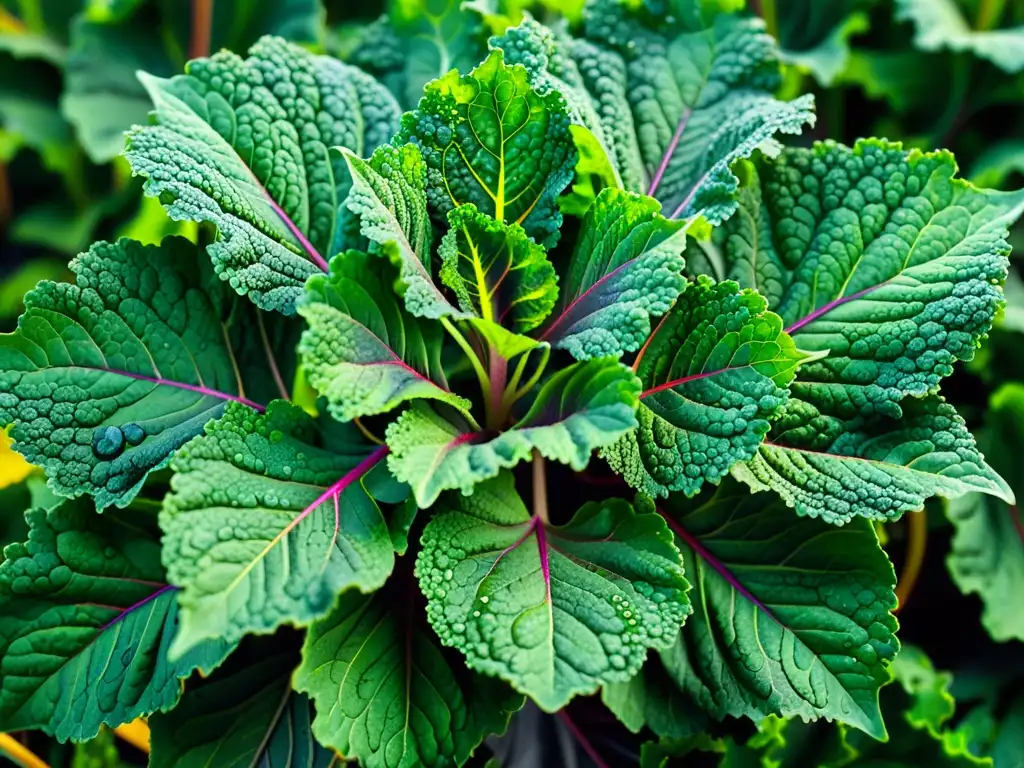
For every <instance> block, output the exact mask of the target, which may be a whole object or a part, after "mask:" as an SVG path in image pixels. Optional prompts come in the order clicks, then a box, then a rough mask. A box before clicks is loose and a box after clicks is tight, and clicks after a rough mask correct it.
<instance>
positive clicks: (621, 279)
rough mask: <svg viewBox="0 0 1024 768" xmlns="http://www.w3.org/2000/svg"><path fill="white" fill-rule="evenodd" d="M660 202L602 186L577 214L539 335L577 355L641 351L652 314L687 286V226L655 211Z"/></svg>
mask: <svg viewBox="0 0 1024 768" xmlns="http://www.w3.org/2000/svg"><path fill="white" fill-rule="evenodd" d="M659 207H660V206H659V205H658V202H657V201H656V200H654V199H653V198H649V197H644V196H642V195H636V194H631V193H628V192H623V191H621V190H618V189H605V190H602V191H601V193H600V194H599V195H598V197H597V199H596V200H595V201H594V203H593V204H592V205H591V207H590V209H589V210H588V211H587V214H586V216H585V217H584V219H583V224H582V227H581V230H580V235H579V239H578V240H577V241H576V248H575V250H574V251H573V255H572V260H571V261H570V262H569V268H568V271H567V273H566V278H565V285H564V287H563V291H562V295H563V299H562V303H561V306H560V307H559V311H558V313H557V314H556V315H555V317H554V319H553V320H552V321H551V322H550V323H549V324H548V326H547V328H546V329H545V331H544V333H543V335H542V338H543V339H545V340H547V341H550V342H551V343H552V344H554V345H555V346H556V347H561V348H563V349H567V350H568V351H569V352H570V354H572V355H573V356H574V357H575V358H576V359H578V360H585V359H587V358H590V357H600V356H603V355H621V354H622V353H623V352H635V351H636V350H638V349H640V347H641V346H642V345H643V343H644V341H646V340H647V338H648V337H649V336H650V335H651V319H652V318H654V317H658V316H659V315H663V314H664V313H665V312H667V311H668V308H669V307H671V306H672V303H673V302H674V301H675V300H676V297H677V296H678V295H679V294H680V293H681V292H682V290H683V287H684V286H685V284H686V281H685V279H684V278H683V276H682V271H683V263H684V262H683V257H682V252H683V248H684V247H685V246H686V229H685V227H684V225H683V224H682V223H681V222H670V221H667V220H666V219H665V218H663V217H662V216H660V215H658V210H659Z"/></svg>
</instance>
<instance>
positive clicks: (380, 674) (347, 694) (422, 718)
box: [295, 569, 523, 768]
mask: <svg viewBox="0 0 1024 768" xmlns="http://www.w3.org/2000/svg"><path fill="white" fill-rule="evenodd" d="M405 570H406V572H405V573H396V574H395V576H394V577H392V579H391V580H389V582H388V585H387V586H385V587H384V589H383V590H381V591H379V592H375V593H374V594H372V595H360V594H357V593H354V592H346V593H344V594H343V595H341V597H340V598H339V600H338V604H337V605H336V606H335V607H334V610H333V611H332V612H331V613H330V614H329V615H327V616H325V617H323V618H322V619H318V620H317V621H315V622H314V623H313V624H312V625H311V626H310V628H309V630H308V632H307V635H306V643H305V645H304V647H303V653H302V656H303V658H302V664H301V665H300V666H299V668H298V670H296V673H295V687H296V688H297V689H298V690H300V691H304V692H305V693H308V694H309V695H310V696H312V697H313V700H314V701H315V702H316V706H317V718H316V720H315V721H314V722H313V732H314V733H315V734H316V736H317V738H318V739H319V740H320V742H321V743H322V744H325V745H327V746H329V747H333V748H334V749H336V750H338V752H339V753H340V754H343V755H345V756H346V757H349V758H355V759H358V760H359V764H360V765H363V766H366V768H417V766H427V767H435V766H436V767H437V768H441V767H442V766H451V765H462V764H463V763H465V762H466V760H467V759H468V758H469V756H470V755H471V754H472V753H473V751H474V750H475V749H476V747H477V746H478V745H479V744H480V742H481V741H483V739H484V738H485V737H486V736H488V735H490V734H492V733H501V732H503V731H504V730H505V728H506V726H507V725H508V720H509V717H510V716H511V714H512V713H513V712H515V711H516V710H517V709H519V707H521V706H522V703H523V698H522V696H519V695H517V694H515V693H514V692H513V691H512V690H510V689H509V688H508V686H506V685H505V684H504V683H502V682H500V681H498V680H494V679H492V678H489V677H485V676H484V675H481V674H479V673H477V672H473V671H471V670H468V669H466V667H465V664H464V663H463V662H462V659H459V658H457V657H456V658H454V659H452V658H450V656H451V655H452V654H451V653H450V652H447V653H446V652H443V651H442V649H441V648H439V647H438V645H437V638H436V636H435V635H434V633H433V632H431V631H430V628H429V627H427V626H425V623H422V618H421V617H422V607H421V605H420V601H419V600H418V599H417V597H418V596H417V595H416V594H415V592H414V590H415V584H414V583H412V579H411V578H410V577H411V573H408V569H405Z"/></svg>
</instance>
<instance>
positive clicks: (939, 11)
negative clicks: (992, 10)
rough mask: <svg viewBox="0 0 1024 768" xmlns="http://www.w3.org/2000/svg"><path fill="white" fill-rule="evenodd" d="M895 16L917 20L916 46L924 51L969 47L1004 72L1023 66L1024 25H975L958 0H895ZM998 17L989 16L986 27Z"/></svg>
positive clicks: (1017, 70)
mask: <svg viewBox="0 0 1024 768" xmlns="http://www.w3.org/2000/svg"><path fill="white" fill-rule="evenodd" d="M896 19H897V20H899V21H911V22H913V23H914V27H915V35H914V46H915V47H917V48H919V49H920V50H922V51H938V50H942V49H944V48H945V49H948V50H952V51H968V52H969V53H972V54H973V55H975V56H978V57H980V58H983V59H988V60H989V61H991V62H992V63H993V64H995V65H996V66H997V67H999V68H1000V69H1001V70H1003V71H1004V72H1011V73H1012V72H1020V71H1021V70H1022V69H1024V26H1017V27H1011V28H1004V29H991V28H983V29H972V28H971V26H970V24H968V22H967V20H966V19H965V18H964V17H963V14H962V13H961V11H960V8H959V7H958V6H957V3H956V2H955V0H896ZM997 21H998V19H994V18H993V19H986V20H985V22H986V27H989V26H995V23H996V22H997Z"/></svg>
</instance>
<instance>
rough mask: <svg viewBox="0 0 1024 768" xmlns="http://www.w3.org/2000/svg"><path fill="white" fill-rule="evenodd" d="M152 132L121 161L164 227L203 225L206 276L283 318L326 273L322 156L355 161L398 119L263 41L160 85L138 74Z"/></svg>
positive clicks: (359, 78) (338, 78) (320, 61)
mask: <svg viewBox="0 0 1024 768" xmlns="http://www.w3.org/2000/svg"><path fill="white" fill-rule="evenodd" d="M141 77H142V81H143V84H144V85H145V86H146V89H147V90H148V91H149V95H150V97H151V98H152V99H153V103H154V106H155V107H156V110H155V113H154V114H155V116H156V121H157V124H156V125H152V126H147V127H140V128H136V129H134V130H133V131H132V132H131V133H129V135H128V148H127V150H126V152H125V156H126V157H127V158H128V162H129V163H130V164H131V166H132V170H133V171H134V172H135V173H137V174H140V175H142V176H145V177H146V179H147V181H146V184H145V191H146V194H148V195H150V196H152V197H157V198H159V199H160V201H161V202H162V203H163V204H164V207H165V208H167V212H168V213H169V214H170V216H171V218H173V219H176V220H185V221H199V222H210V223H212V224H214V225H215V226H216V227H217V241H216V242H215V243H213V244H212V245H211V246H210V248H209V251H210V256H211V257H212V259H213V263H214V268H215V269H216V271H217V274H218V275H220V276H221V277H222V278H223V279H224V280H227V281H228V282H229V283H230V285H231V287H232V288H234V289H235V290H236V291H238V292H239V293H240V294H242V295H243V296H249V297H250V298H251V299H252V300H253V301H254V302H255V303H256V304H257V305H258V306H259V307H260V308H262V309H268V310H277V311H280V312H284V313H286V314H291V313H293V312H294V311H295V301H296V300H297V299H298V298H299V296H300V295H301V294H302V286H303V284H304V282H305V280H306V278H307V277H309V276H310V275H312V274H314V273H315V272H317V271H318V270H324V271H326V269H327V262H326V260H325V257H329V256H330V255H332V254H333V252H334V250H335V249H334V248H333V246H334V244H335V243H336V235H337V230H338V228H339V227H340V226H341V223H342V221H341V216H340V203H341V201H342V199H343V198H344V196H345V193H346V192H347V188H348V184H349V178H348V173H347V171H346V167H345V163H344V160H343V159H342V157H341V156H339V155H331V154H330V153H329V152H328V149H329V148H331V147H335V146H342V147H347V148H348V149H350V150H352V151H353V152H355V153H357V154H359V155H363V154H367V153H368V152H369V150H370V149H372V148H373V147H376V146H377V145H379V144H383V143H384V142H385V141H387V139H388V137H389V136H390V135H391V134H392V132H393V131H394V130H395V128H396V127H397V122H398V115H399V109H398V105H397V104H396V103H395V100H394V98H393V97H392V96H391V94H390V93H388V91H387V90H386V89H385V88H384V87H383V86H382V85H380V84H379V83H378V82H376V81H375V80H374V79H373V78H372V77H370V76H369V75H367V74H365V73H364V72H362V71H360V70H359V69H356V68H355V67H350V66H348V65H346V64H343V63H341V62H340V61H338V60H336V59H334V58H331V57H329V56H316V55H314V54H312V53H310V52H309V51H307V50H305V49H303V48H300V47H298V46H296V45H292V44H290V43H286V42H285V41H284V40H282V39H280V38H275V37H264V38H262V39H261V40H260V41H259V42H257V43H256V44H255V45H254V46H253V47H252V48H251V49H250V51H249V57H248V58H247V59H243V58H241V57H240V56H238V55H236V54H234V53H231V52H230V51H221V52H220V53H217V54H215V55H214V56H212V57H211V58H208V59H196V60H194V61H191V62H189V64H188V74H187V75H178V76H176V77H173V78H170V79H161V78H157V77H152V76H150V75H142V76H141Z"/></svg>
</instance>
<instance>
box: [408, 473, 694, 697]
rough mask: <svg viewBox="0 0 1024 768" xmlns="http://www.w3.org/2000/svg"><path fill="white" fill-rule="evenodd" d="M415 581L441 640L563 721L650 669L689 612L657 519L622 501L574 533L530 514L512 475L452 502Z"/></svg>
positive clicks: (426, 539) (602, 506)
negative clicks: (600, 692)
mask: <svg viewBox="0 0 1024 768" xmlns="http://www.w3.org/2000/svg"><path fill="white" fill-rule="evenodd" d="M442 510H443V511H442V512H441V513H440V514H439V515H437V516H436V517H435V518H434V519H433V520H432V521H431V522H430V523H429V524H428V525H427V527H426V529H425V530H424V532H423V537H422V546H423V550H422V552H421V553H420V556H419V558H418V560H417V562H416V575H417V576H418V578H419V580H420V587H421V589H422V590H423V593H424V594H425V595H426V596H427V601H428V605H427V616H428V618H429V619H430V623H431V625H432V626H433V627H434V630H435V631H436V632H437V634H438V637H440V638H441V642H442V643H444V644H445V645H449V646H454V647H456V648H458V649H459V650H460V651H462V652H463V653H464V654H465V656H466V661H467V663H468V664H469V666H470V667H471V668H473V669H475V670H478V671H480V672H483V673H485V674H488V675H496V676H498V677H501V678H503V679H505V680H508V681H509V682H510V683H511V684H512V686H513V687H514V688H516V690H518V691H521V692H522V693H525V694H527V695H528V696H530V697H531V698H532V699H533V700H534V701H536V702H537V704H538V705H540V707H541V709H544V710H545V711H548V712H553V711H555V710H558V709H560V708H561V707H563V706H564V705H565V704H567V703H568V702H569V700H570V699H571V698H572V697H573V696H575V695H577V694H588V693H592V692H593V691H595V690H596V689H597V688H598V686H599V685H601V684H602V683H607V682H612V681H618V682H624V681H626V680H628V679H629V678H630V677H632V676H633V675H634V674H636V673H637V671H639V669H640V666H641V665H642V664H643V661H644V658H645V657H646V655H647V650H648V648H663V647H665V646H666V644H668V643H670V642H671V641H672V638H673V637H674V636H675V632H676V631H677V629H678V627H679V625H680V624H681V623H682V621H683V620H684V619H685V618H686V616H687V614H688V613H689V612H690V606H689V601H688V599H687V597H686V592H687V590H688V588H689V585H688V584H687V583H686V579H685V578H684V577H683V569H682V567H681V564H680V560H679V553H678V551H677V550H676V549H675V547H674V546H673V545H672V541H671V534H670V533H669V531H668V529H667V528H666V527H665V524H664V522H663V521H662V520H661V519H660V518H659V517H658V516H657V515H655V514H652V513H647V514H642V513H637V512H636V511H635V510H634V509H633V507H632V506H631V505H630V504H629V503H627V502H626V501H623V500H621V499H611V500H608V501H605V502H603V503H590V504H586V505H584V506H583V507H581V508H580V510H579V511H578V512H577V513H576V514H575V515H574V516H573V519H572V520H571V521H570V522H569V523H568V524H566V525H562V526H553V525H550V524H548V523H546V522H544V521H542V520H541V519H540V518H539V517H536V516H531V515H530V513H529V512H528V511H527V509H526V506H525V505H524V504H523V502H522V501H521V500H520V499H519V497H518V495H517V494H516V492H515V486H514V481H513V478H512V476H511V475H510V474H509V473H504V474H502V475H500V476H498V477H497V478H495V479H493V480H490V481H488V482H487V483H485V484H484V485H482V486H480V487H479V488H478V489H477V491H476V493H474V494H473V495H472V496H460V495H457V494H449V495H448V496H446V497H445V499H444V502H443V505H442Z"/></svg>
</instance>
